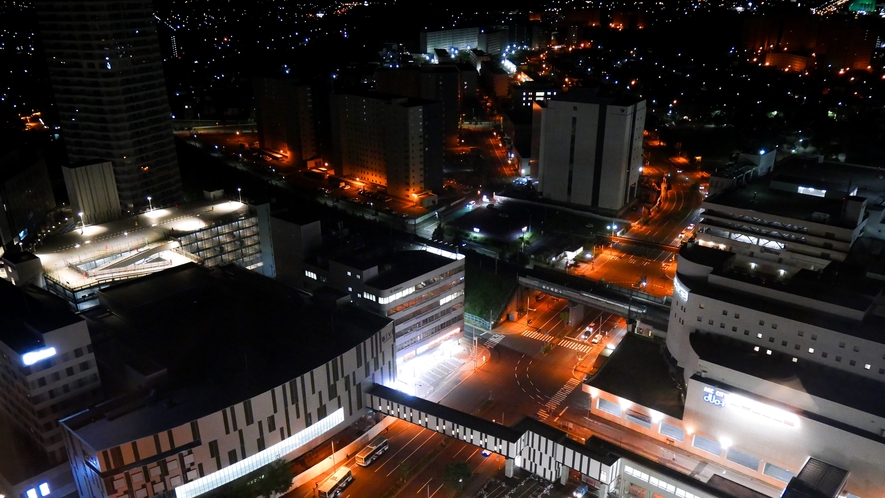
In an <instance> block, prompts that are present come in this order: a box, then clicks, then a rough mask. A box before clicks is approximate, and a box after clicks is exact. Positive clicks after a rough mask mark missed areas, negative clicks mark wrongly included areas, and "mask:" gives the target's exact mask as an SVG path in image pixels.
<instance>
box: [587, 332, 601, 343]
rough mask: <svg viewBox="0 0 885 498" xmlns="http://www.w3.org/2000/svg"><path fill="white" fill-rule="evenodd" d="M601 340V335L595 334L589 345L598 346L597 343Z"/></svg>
mask: <svg viewBox="0 0 885 498" xmlns="http://www.w3.org/2000/svg"><path fill="white" fill-rule="evenodd" d="M601 340H602V334H596V335H594V336H593V340H592V341H590V343H591V344H599V341H601Z"/></svg>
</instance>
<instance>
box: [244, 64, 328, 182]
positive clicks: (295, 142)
mask: <svg viewBox="0 0 885 498" xmlns="http://www.w3.org/2000/svg"><path fill="white" fill-rule="evenodd" d="M252 84H253V90H254V92H255V122H256V124H257V126H258V143H259V144H260V145H261V147H262V148H265V149H270V150H272V151H274V152H279V153H281V154H286V155H288V156H289V157H291V158H293V159H294V160H295V164H296V165H297V166H304V164H305V163H306V162H307V160H309V159H313V158H315V157H318V156H319V152H318V149H317V137H316V126H315V119H314V112H315V110H314V101H313V90H312V88H311V86H310V85H307V84H299V83H298V82H297V81H294V80H288V79H285V78H282V77H266V78H254V79H253V80H252Z"/></svg>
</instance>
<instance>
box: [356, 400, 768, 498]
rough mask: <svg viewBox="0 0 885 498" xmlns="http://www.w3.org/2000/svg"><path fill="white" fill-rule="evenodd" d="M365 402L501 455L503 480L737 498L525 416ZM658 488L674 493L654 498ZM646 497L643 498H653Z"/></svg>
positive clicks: (427, 404)
mask: <svg viewBox="0 0 885 498" xmlns="http://www.w3.org/2000/svg"><path fill="white" fill-rule="evenodd" d="M364 398H365V400H366V403H367V404H368V405H369V408H371V409H373V410H375V411H377V412H380V413H384V414H386V415H388V416H391V417H396V418H398V419H400V420H404V421H406V422H410V423H412V424H415V425H419V426H421V427H424V428H425V429H428V430H431V431H434V432H438V433H440V434H445V435H446V436H449V437H452V438H456V439H460V440H462V441H465V442H468V443H470V444H472V445H474V446H477V447H479V448H482V449H485V450H488V451H490V452H492V453H496V454H499V455H501V456H503V457H504V458H505V459H506V463H505V475H506V476H507V477H513V472H514V469H515V467H521V468H523V469H525V470H527V471H529V472H531V473H533V474H535V475H538V476H540V477H542V478H544V479H547V480H549V481H556V480H558V481H559V482H560V483H561V484H565V483H566V482H567V481H568V476H569V470H575V471H578V472H580V473H581V474H582V478H585V479H584V480H585V481H586V480H587V479H586V478H590V479H589V480H590V482H591V484H593V485H594V486H595V487H596V488H597V489H599V491H600V493H599V496H601V497H607V496H609V493H610V492H613V491H614V492H617V493H618V495H619V496H626V495H627V494H628V493H629V490H632V489H634V487H635V489H645V487H649V488H650V489H649V491H652V492H653V493H655V494H656V495H658V496H680V497H689V498H725V497H728V498H734V497H735V496H736V495H734V494H732V493H729V492H725V491H723V490H722V489H719V488H718V487H716V486H713V485H711V484H708V483H704V482H701V481H697V480H694V479H692V478H690V477H689V476H686V475H684V474H681V473H679V472H677V471H676V470H673V469H671V468H669V467H666V466H664V465H661V464H659V463H657V462H654V461H652V460H649V459H647V458H645V457H642V456H640V455H638V454H636V453H633V452H632V451H630V450H626V449H624V448H622V447H619V446H616V445H614V444H612V443H609V442H607V441H604V440H602V439H599V438H597V437H596V436H593V437H591V438H590V439H588V440H587V441H586V442H584V443H582V442H579V441H576V440H574V439H571V438H570V437H569V435H568V434H567V433H565V432H563V431H561V430H559V429H556V428H554V427H551V426H549V425H547V424H544V423H542V422H540V421H538V420H535V419H533V418H529V417H526V418H523V419H522V420H520V421H519V422H517V423H516V424H515V425H512V426H505V425H502V424H497V423H494V422H490V421H488V420H486V419H483V418H479V417H476V416H474V415H470V414H467V413H464V412H461V411H459V410H456V409H454V408H450V407H447V406H444V405H440V404H438V403H434V402H432V401H428V400H426V399H422V398H416V397H414V396H410V395H408V394H405V393H403V392H401V391H397V390H395V389H391V388H389V387H385V386H382V385H379V384H375V385H373V386H372V387H371V388H369V390H367V391H366V392H365V393H364ZM634 482H635V483H638V484H633V483H634ZM652 483H654V486H657V487H654V486H652ZM732 484H733V483H732ZM636 486H638V487H636ZM661 486H663V487H662V488H661ZM658 488H660V489H663V490H665V491H670V489H672V490H673V491H671V492H669V493H667V494H664V493H663V492H660V493H658V492H659V491H660V489H658ZM743 489H744V490H746V491H749V492H751V493H754V492H752V491H751V490H749V489H747V488H743ZM644 493H645V492H644V491H643V495H644V496H653V495H652V494H648V495H645V494H644ZM674 493H675V494H674ZM740 496H760V497H761V496H762V495H757V494H748V495H743V494H742V495H740Z"/></svg>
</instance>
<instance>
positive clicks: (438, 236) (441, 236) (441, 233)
mask: <svg viewBox="0 0 885 498" xmlns="http://www.w3.org/2000/svg"><path fill="white" fill-rule="evenodd" d="M430 238H431V239H433V240H445V239H446V230H445V229H444V228H443V225H442V223H440V224H438V225H436V229H434V230H433V234H432V235H431V236H430Z"/></svg>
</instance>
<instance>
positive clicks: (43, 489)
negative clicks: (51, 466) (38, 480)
mask: <svg viewBox="0 0 885 498" xmlns="http://www.w3.org/2000/svg"><path fill="white" fill-rule="evenodd" d="M39 489H40V496H47V495H49V483H45V482H44V483H42V484H40V486H39Z"/></svg>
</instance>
